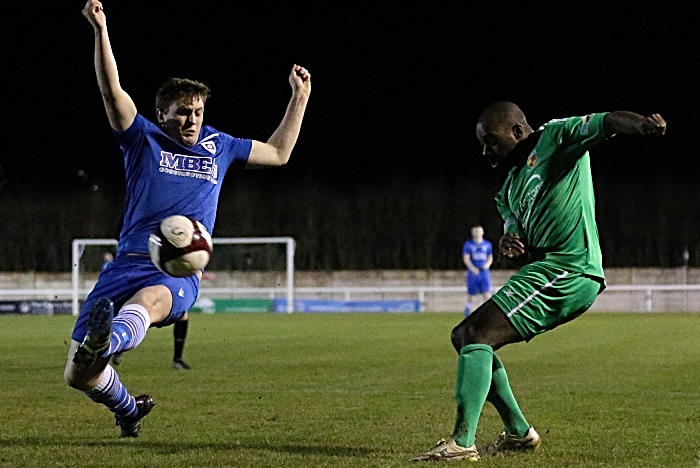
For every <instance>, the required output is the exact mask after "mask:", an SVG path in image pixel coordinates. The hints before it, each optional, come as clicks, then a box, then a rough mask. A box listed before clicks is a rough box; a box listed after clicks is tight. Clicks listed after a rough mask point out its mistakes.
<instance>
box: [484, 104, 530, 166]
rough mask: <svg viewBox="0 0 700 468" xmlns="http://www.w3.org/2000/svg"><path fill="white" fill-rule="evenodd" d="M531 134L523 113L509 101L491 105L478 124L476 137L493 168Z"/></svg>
mask: <svg viewBox="0 0 700 468" xmlns="http://www.w3.org/2000/svg"><path fill="white" fill-rule="evenodd" d="M531 133H532V128H530V125H529V124H528V123H527V119H526V118H525V114H523V111H522V110H520V108H519V107H518V106H516V105H515V104H513V103H512V102H507V101H499V102H494V103H493V104H490V105H489V106H488V107H487V108H486V109H485V110H484V112H482V113H481V116H480V117H479V120H478V122H477V124H476V137H477V138H478V139H479V143H480V144H481V146H482V148H483V154H484V157H485V158H486V159H487V160H488V162H489V163H491V165H492V166H493V167H496V166H498V164H499V163H500V162H501V161H503V160H504V159H505V158H506V157H507V156H508V155H509V154H510V152H511V151H513V149H514V148H515V147H516V145H517V144H518V143H520V142H521V141H522V140H524V139H525V138H527V137H528V135H530V134H531Z"/></svg>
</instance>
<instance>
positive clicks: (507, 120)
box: [479, 101, 527, 127]
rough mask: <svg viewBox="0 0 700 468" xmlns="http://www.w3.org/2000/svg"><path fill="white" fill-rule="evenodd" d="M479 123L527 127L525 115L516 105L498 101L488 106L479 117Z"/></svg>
mask: <svg viewBox="0 0 700 468" xmlns="http://www.w3.org/2000/svg"><path fill="white" fill-rule="evenodd" d="M479 122H488V123H490V124H496V125H507V126H509V127H510V126H512V125H516V124H519V125H522V126H525V125H527V119H526V118H525V114H523V111H522V110H521V109H520V107H518V106H517V105H515V104H513V103H512V102H508V101H499V102H494V103H492V104H489V106H488V107H487V108H486V109H484V112H482V113H481V115H480V116H479Z"/></svg>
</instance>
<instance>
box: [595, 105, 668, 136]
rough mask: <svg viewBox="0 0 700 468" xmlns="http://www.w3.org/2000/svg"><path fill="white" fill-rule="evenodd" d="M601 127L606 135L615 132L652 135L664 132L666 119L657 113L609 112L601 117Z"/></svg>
mask: <svg viewBox="0 0 700 468" xmlns="http://www.w3.org/2000/svg"><path fill="white" fill-rule="evenodd" d="M603 128H604V131H605V134H606V135H607V136H611V135H614V134H616V133H622V134H624V135H643V136H646V135H654V136H657V137H660V136H663V135H665V134H666V121H665V120H664V119H663V117H661V116H660V115H659V114H651V115H650V116H648V117H644V116H643V115H640V114H635V113H634V112H628V111H616V112H610V113H608V114H606V115H605V118H604V119H603Z"/></svg>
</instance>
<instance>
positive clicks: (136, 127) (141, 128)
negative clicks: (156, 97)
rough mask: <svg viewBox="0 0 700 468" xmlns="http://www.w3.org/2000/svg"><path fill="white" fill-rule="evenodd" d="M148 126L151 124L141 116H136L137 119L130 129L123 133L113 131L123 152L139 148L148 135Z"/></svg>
mask: <svg viewBox="0 0 700 468" xmlns="http://www.w3.org/2000/svg"><path fill="white" fill-rule="evenodd" d="M146 124H150V122H149V121H148V120H146V119H145V118H144V117H143V116H142V115H141V114H136V117H135V118H134V121H133V122H132V123H131V126H130V127H129V128H127V129H126V130H124V131H123V132H117V131H116V130H113V131H114V135H115V136H116V137H117V141H118V142H119V146H121V147H122V149H123V150H128V149H131V148H134V147H136V146H138V144H139V143H141V141H142V140H143V138H144V136H145V135H146ZM151 125H152V124H151Z"/></svg>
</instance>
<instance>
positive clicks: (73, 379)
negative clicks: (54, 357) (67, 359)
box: [63, 363, 92, 392]
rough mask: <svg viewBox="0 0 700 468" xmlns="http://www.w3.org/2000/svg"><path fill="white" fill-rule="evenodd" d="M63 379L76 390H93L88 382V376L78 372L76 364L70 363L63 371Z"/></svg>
mask: <svg viewBox="0 0 700 468" xmlns="http://www.w3.org/2000/svg"><path fill="white" fill-rule="evenodd" d="M63 379H64V380H65V381H66V383H67V384H68V386H69V387H71V388H74V389H76V390H80V391H83V392H86V391H88V390H91V389H92V387H91V386H90V385H89V384H88V380H89V379H88V378H87V377H86V376H85V375H81V374H80V373H79V372H77V369H76V368H75V366H73V365H72V363H69V364H68V365H67V366H66V369H65V370H64V371H63Z"/></svg>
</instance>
